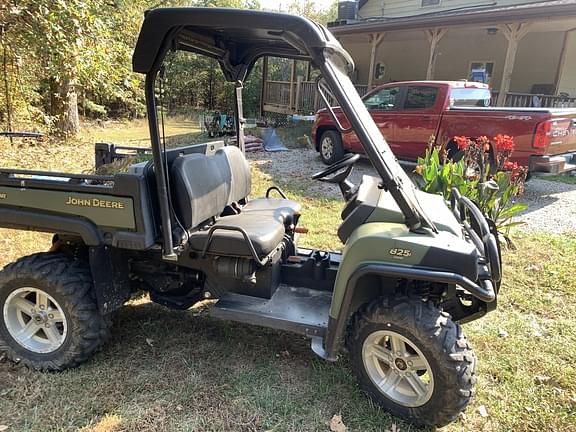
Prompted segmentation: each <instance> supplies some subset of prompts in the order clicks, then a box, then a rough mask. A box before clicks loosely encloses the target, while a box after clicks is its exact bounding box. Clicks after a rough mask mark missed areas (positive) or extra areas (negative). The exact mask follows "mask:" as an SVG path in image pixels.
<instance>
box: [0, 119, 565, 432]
mask: <svg viewBox="0 0 576 432" xmlns="http://www.w3.org/2000/svg"><path fill="white" fill-rule="evenodd" d="M129 128H133V129H135V130H133V131H131V132H130V133H128V132H126V134H124V132H123V129H121V128H119V129H118V130H107V133H108V132H109V133H110V135H116V136H118V137H122V136H124V137H128V136H131V137H134V136H136V137H137V136H138V131H137V130H136V129H140V132H143V131H142V130H143V129H145V128H144V126H138V127H134V125H129ZM96 132H102V131H96ZM144 132H145V130H144ZM87 133H92V132H90V131H87ZM144 136H145V135H144ZM131 139H133V138H129V140H131ZM129 142H131V141H129ZM2 145H3V144H2V143H0V158H1V160H2V162H3V164H4V161H5V160H7V158H6V155H7V154H10V155H13V156H15V155H16V150H18V152H19V153H20V154H21V155H22V156H21V157H20V159H18V160H16V162H17V163H19V164H20V166H23V167H29V168H30V167H36V168H50V167H54V168H56V167H55V166H54V160H58V161H59V162H58V164H59V165H63V166H74V165H75V164H76V165H77V166H78V168H79V169H80V168H81V169H86V168H87V167H88V166H89V162H90V161H91V158H92V151H93V147H92V143H90V142H89V140H88V139H86V140H79V143H75V144H73V145H72V144H67V143H60V144H58V147H57V148H58V149H60V150H67V151H68V153H66V155H65V156H63V154H59V153H57V152H55V151H53V150H49V149H44V152H48V156H45V157H44V158H42V159H38V155H40V153H41V152H40V150H39V149H37V148H35V147H34V148H18V149H13V148H8V147H6V146H4V147H2ZM28 154H32V155H36V156H32V157H28V156H26V155H28ZM272 182H274V183H277V184H280V186H282V188H284V189H285V190H286V191H287V192H288V194H289V196H290V197H291V198H294V199H297V200H299V201H302V202H303V204H304V212H303V213H304V215H303V223H304V224H305V225H306V226H307V227H308V228H309V229H310V233H309V234H307V235H304V236H302V238H301V240H302V242H303V243H304V244H306V245H309V246H315V247H320V248H326V249H338V248H340V244H339V241H338V239H337V237H336V236H335V230H336V228H337V226H338V221H339V212H340V211H341V208H342V202H341V201H340V200H331V199H325V198H322V197H318V196H310V194H309V193H307V189H308V186H309V183H308V182H307V181H298V182H295V181H291V182H290V183H288V181H287V180H285V181H284V182H282V181H281V180H280V179H275V178H273V173H271V171H270V170H269V169H268V167H267V166H266V165H259V166H258V167H256V166H255V167H254V195H262V193H263V192H264V191H265V189H266V188H267V187H268V185H269V184H270V183H272ZM515 243H516V246H517V249H516V250H509V251H506V252H505V253H504V269H505V273H504V283H503V286H502V289H501V295H500V298H499V306H498V310H497V311H495V312H493V313H491V314H490V315H488V316H486V317H484V318H482V319H480V320H478V321H476V322H474V323H471V324H467V325H465V326H464V330H465V332H466V333H467V335H468V337H469V339H470V340H471V342H472V344H473V346H474V347H475V350H476V353H477V355H478V358H479V369H478V384H477V386H476V389H477V397H476V398H475V399H474V401H473V403H472V404H471V406H470V407H469V408H468V410H467V411H466V414H465V416H464V417H463V418H462V419H460V420H459V421H458V422H457V423H454V424H451V425H449V426H447V427H446V428H445V430H446V431H451V432H452V431H454V432H455V431H476V430H478V431H480V430H482V431H511V430H514V431H535V430H542V431H543V430H546V431H560V432H569V431H574V430H576V368H575V367H574V360H575V359H576V278H574V275H573V265H574V261H575V258H576V236H565V237H560V236H550V235H525V234H517V235H516V236H515ZM49 244H50V236H49V235H47V234H35V233H23V232H17V231H11V230H0V246H1V247H2V251H3V253H2V255H0V265H4V264H6V263H7V262H10V261H12V260H14V259H16V258H17V257H19V256H22V255H25V254H29V253H31V252H33V251H37V250H46V249H47V248H48V246H49ZM114 321H115V324H114V327H113V335H112V339H111V340H110V341H109V342H108V344H107V345H106V347H105V348H104V349H103V350H102V351H101V352H99V353H97V354H96V355H95V356H94V357H93V358H92V359H91V360H89V361H88V362H87V363H85V364H83V365H82V366H80V367H79V368H77V369H73V370H69V371H65V372H62V373H37V372H33V371H29V370H27V369H25V368H23V367H19V366H17V365H14V364H12V363H9V362H6V361H0V425H7V426H8V427H9V429H8V431H9V432H12V431H41V430H51V431H76V430H82V431H84V432H88V431H93V432H112V431H181V430H190V431H192V430H197V431H327V430H329V428H328V426H327V425H326V423H327V422H328V421H329V420H330V418H331V417H332V416H333V415H335V414H341V415H342V417H343V421H344V423H345V424H346V425H347V426H348V428H349V430H351V431H362V432H364V431H388V430H390V428H391V426H392V424H396V425H397V426H399V427H400V430H401V431H402V432H408V431H414V430H417V429H415V428H414V427H412V426H410V425H407V424H404V423H402V422H401V421H399V420H398V419H395V418H392V417H391V416H389V415H388V414H387V413H385V412H383V411H382V410H380V409H378V408H377V407H375V406H374V405H373V404H372V403H371V402H370V401H369V400H368V399H367V398H366V397H365V396H364V395H363V394H362V393H361V392H360V391H359V390H358V389H357V387H356V385H355V381H354V379H353V377H352V375H351V372H350V370H349V367H348V364H347V361H346V358H345V357H344V359H343V361H341V362H338V363H336V364H329V363H326V362H323V361H321V360H319V359H318V358H317V357H316V356H315V355H314V354H313V353H312V352H311V350H310V347H309V342H308V341H307V340H306V339H305V338H303V337H300V336H297V335H292V334H288V333H282V332H277V331H273V330H268V329H261V328H257V327H250V326H245V325H237V324H232V323H227V322H222V321H217V320H213V319H211V318H210V317H208V316H207V314H206V313H205V311H204V310H203V309H201V308H200V309H196V310H190V311H186V312H174V311H169V310H167V309H165V308H163V307H161V306H158V305H154V304H151V303H149V302H147V301H146V300H145V299H142V300H140V301H137V302H133V303H132V304H130V305H128V306H126V307H124V308H123V309H121V310H120V311H118V312H117V313H115V316H114ZM501 335H507V336H506V337H504V336H501ZM482 405H483V406H485V408H486V411H487V412H488V417H483V416H481V415H480V413H479V407H480V406H482Z"/></svg>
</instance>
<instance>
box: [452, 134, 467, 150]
mask: <svg viewBox="0 0 576 432" xmlns="http://www.w3.org/2000/svg"><path fill="white" fill-rule="evenodd" d="M454 141H455V142H456V145H457V146H458V150H466V149H467V148H468V138H466V137H465V136H455V137H454Z"/></svg>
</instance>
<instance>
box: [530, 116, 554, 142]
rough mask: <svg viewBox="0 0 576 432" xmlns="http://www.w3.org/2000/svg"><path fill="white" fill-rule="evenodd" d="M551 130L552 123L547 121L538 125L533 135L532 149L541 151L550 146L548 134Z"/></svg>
mask: <svg viewBox="0 0 576 432" xmlns="http://www.w3.org/2000/svg"><path fill="white" fill-rule="evenodd" d="M551 130H552V122H550V121H549V120H547V121H544V122H542V123H539V124H538V126H536V133H535V134H534V141H533V142H532V147H534V148H539V149H543V148H546V147H548V145H549V144H550V133H551Z"/></svg>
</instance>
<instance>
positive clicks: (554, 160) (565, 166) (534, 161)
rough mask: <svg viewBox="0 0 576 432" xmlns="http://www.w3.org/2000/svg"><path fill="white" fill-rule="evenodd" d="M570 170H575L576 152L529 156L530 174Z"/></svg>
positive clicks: (559, 172) (556, 172)
mask: <svg viewBox="0 0 576 432" xmlns="http://www.w3.org/2000/svg"><path fill="white" fill-rule="evenodd" d="M570 171H576V152H570V153H563V154H559V155H553V156H531V157H530V173H532V174H544V175H546V174H562V173H566V172H570Z"/></svg>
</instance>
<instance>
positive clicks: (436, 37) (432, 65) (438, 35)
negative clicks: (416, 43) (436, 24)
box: [424, 28, 448, 80]
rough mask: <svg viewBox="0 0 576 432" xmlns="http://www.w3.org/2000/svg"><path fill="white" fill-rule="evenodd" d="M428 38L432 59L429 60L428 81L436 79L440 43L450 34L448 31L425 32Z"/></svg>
mask: <svg viewBox="0 0 576 432" xmlns="http://www.w3.org/2000/svg"><path fill="white" fill-rule="evenodd" d="M424 32H425V33H426V37H427V38H428V40H429V41H430V57H429V59H428V69H427V70H426V79H427V80H431V79H434V70H435V69H436V58H437V57H438V43H439V42H440V40H441V39H442V38H443V37H444V35H445V34H446V33H447V32H448V29H442V28H435V29H428V30H424Z"/></svg>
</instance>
